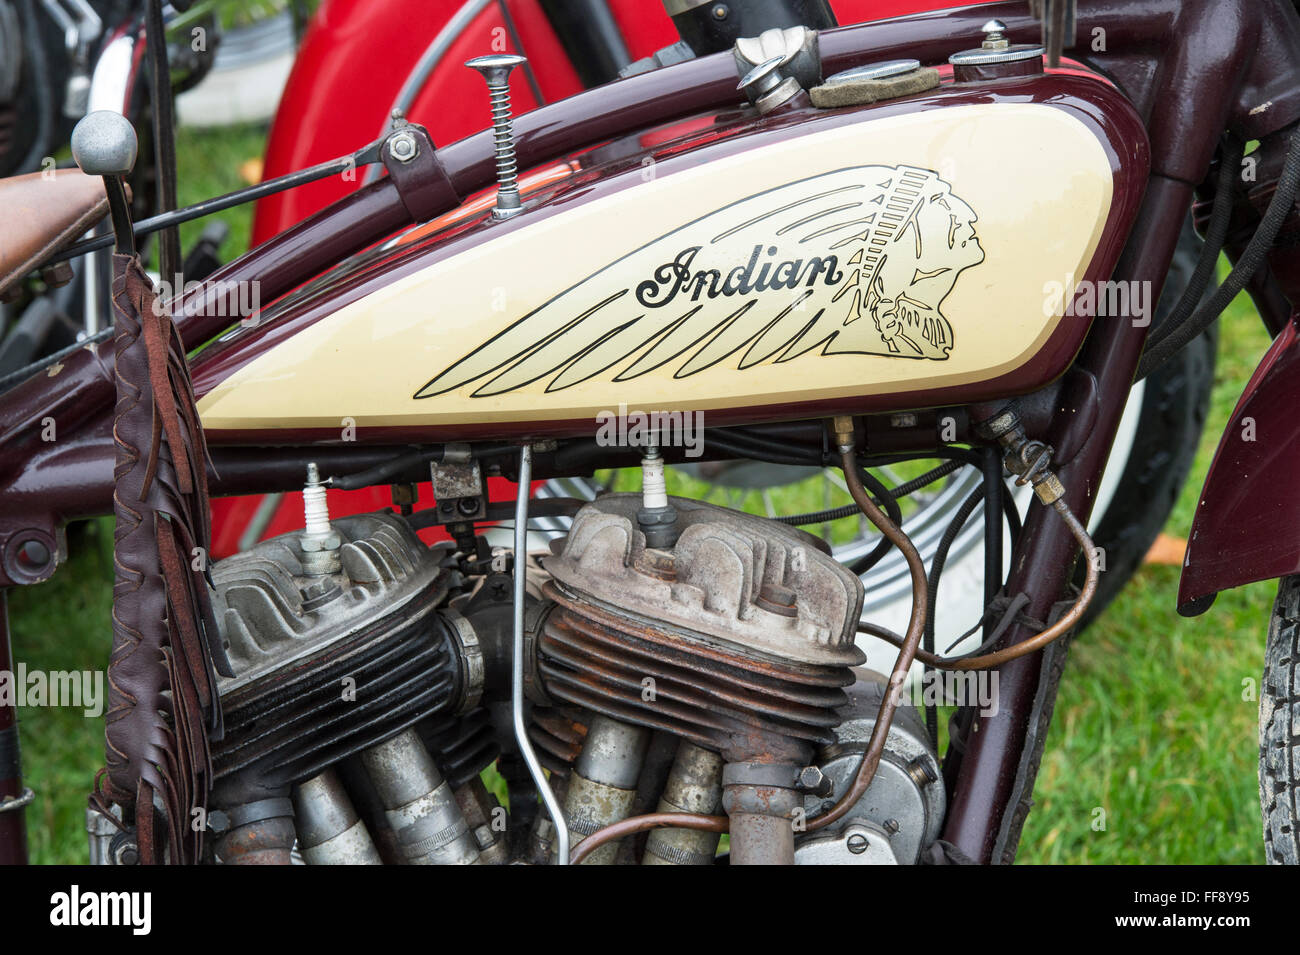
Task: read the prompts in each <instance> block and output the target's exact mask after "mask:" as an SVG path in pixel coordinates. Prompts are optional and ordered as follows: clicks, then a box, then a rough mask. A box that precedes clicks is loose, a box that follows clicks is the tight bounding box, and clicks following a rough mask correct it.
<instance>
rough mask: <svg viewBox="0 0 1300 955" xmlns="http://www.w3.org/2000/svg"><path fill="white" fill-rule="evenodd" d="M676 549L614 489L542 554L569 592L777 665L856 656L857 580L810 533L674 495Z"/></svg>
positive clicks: (634, 500) (636, 503)
mask: <svg viewBox="0 0 1300 955" xmlns="http://www.w3.org/2000/svg"><path fill="white" fill-rule="evenodd" d="M671 503H672V506H673V508H674V510H675V511H676V524H675V526H676V528H677V530H678V536H677V537H676V540H675V543H674V544H673V546H672V550H671V552H669V551H668V550H659V549H655V548H652V547H650V546H648V545H647V542H646V537H645V534H644V533H643V532H642V530H641V529H640V527H639V520H638V512H639V509H640V508H641V506H642V500H641V495H639V494H610V495H605V496H603V497H601V498H600V499H599V500H597V501H594V502H592V503H591V504H588V505H587V506H585V507H584V508H582V510H581V511H579V512H578V515H577V516H576V517H575V518H574V520H573V526H572V528H571V529H570V531H569V535H568V537H567V538H565V540H564V543H563V546H562V547H561V548H560V549H559V551H558V553H556V554H554V556H551V557H549V558H546V559H545V560H544V561H543V563H544V566H545V568H546V570H547V572H548V573H549V574H550V575H551V577H552V578H553V579H554V580H555V581H557V582H558V583H560V584H562V585H563V586H564V587H566V588H568V589H569V590H571V591H574V592H577V593H581V594H587V595H590V596H591V597H592V598H594V600H595V601H597V602H601V603H604V604H606V605H608V606H612V607H617V608H619V610H620V612H621V613H623V614H626V615H627V616H629V617H642V618H645V619H649V620H657V621H662V623H663V624H664V625H666V626H667V627H669V628H672V629H677V630H682V631H686V632H689V633H694V634H699V635H701V636H702V637H704V638H707V639H708V640H709V641H710V642H712V643H716V644H719V645H721V646H723V647H730V648H733V654H734V655H738V656H745V657H750V658H760V657H762V658H768V659H773V660H777V661H781V665H783V666H784V665H790V664H806V665H808V666H821V667H832V666H856V665H857V664H859V663H861V662H862V659H863V656H862V651H860V650H859V649H858V648H857V646H856V644H855V642H854V625H855V624H856V623H857V619H858V616H859V615H860V613H861V610H862V597H863V591H862V582H861V581H860V580H859V579H858V577H857V575H856V574H854V573H852V572H851V571H849V570H847V569H846V568H845V567H843V566H842V565H841V564H839V563H838V562H836V561H835V560H834V559H833V558H832V557H831V556H830V555H829V554H827V553H825V551H824V548H825V546H826V545H825V543H824V542H823V541H821V540H820V539H818V538H816V537H814V536H812V535H811V534H807V533H805V532H803V531H799V530H796V529H794V528H792V527H787V526H785V525H782V524H777V523H775V522H773V521H769V520H766V519H764V518H760V517H755V516H753V515H751V514H743V513H741V512H739V511H734V510H730V509H729V508H725V507H718V506H716V505H712V504H705V503H702V502H699V501H692V500H688V499H686V498H677V497H674V498H671Z"/></svg>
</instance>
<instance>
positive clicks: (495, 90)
mask: <svg viewBox="0 0 1300 955" xmlns="http://www.w3.org/2000/svg"><path fill="white" fill-rule="evenodd" d="M527 62H528V60H527V59H525V58H524V57H522V56H517V55H516V54H513V53H497V54H493V55H491V56H476V57H475V58H474V59H472V60H470V61H468V62H467V63H466V64H465V65H466V66H468V67H469V68H470V69H472V70H478V71H479V73H481V74H482V75H483V79H484V80H486V81H487V88H488V100H489V102H490V103H491V105H492V142H493V145H494V147H495V149H496V157H497V204H496V207H495V208H494V209H493V210H492V215H493V217H494V218H497V219H508V218H509V217H510V216H513V215H516V214H517V213H519V212H521V211H523V204H522V203H521V202H520V201H519V166H518V164H517V163H516V161H515V130H514V122H513V120H512V119H511V115H510V71H511V70H513V69H514V68H515V67H516V66H520V65H522V64H524V63H527Z"/></svg>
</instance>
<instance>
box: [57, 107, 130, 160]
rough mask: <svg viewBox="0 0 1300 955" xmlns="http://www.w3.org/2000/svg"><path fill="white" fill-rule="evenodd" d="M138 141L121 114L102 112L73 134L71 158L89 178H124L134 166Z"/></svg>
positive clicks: (91, 114)
mask: <svg viewBox="0 0 1300 955" xmlns="http://www.w3.org/2000/svg"><path fill="white" fill-rule="evenodd" d="M136 149H137V141H136V137H135V129H134V128H132V126H131V122H130V121H129V120H128V119H127V118H126V117H125V116H123V115H122V114H121V113H115V112H113V111H112V110H110V109H99V110H96V111H95V112H93V113H90V114H89V115H87V116H84V117H83V118H82V119H81V120H80V122H78V123H77V125H76V127H75V128H74V129H73V130H72V158H73V159H75V160H76V161H77V165H78V166H79V167H81V171H82V172H84V173H85V174H86V175H88V176H125V175H126V174H127V173H129V172H130V171H131V170H132V168H134V166H135V154H136Z"/></svg>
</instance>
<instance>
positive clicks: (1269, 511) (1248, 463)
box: [1178, 315, 1300, 617]
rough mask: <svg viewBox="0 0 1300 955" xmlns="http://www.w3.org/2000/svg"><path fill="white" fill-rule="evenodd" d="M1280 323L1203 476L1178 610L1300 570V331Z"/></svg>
mask: <svg viewBox="0 0 1300 955" xmlns="http://www.w3.org/2000/svg"><path fill="white" fill-rule="evenodd" d="M1295 322H1296V316H1294V315H1293V316H1292V320H1291V321H1290V322H1288V323H1287V325H1286V326H1285V327H1284V328H1283V329H1282V331H1281V333H1279V334H1278V336H1277V338H1276V339H1274V341H1273V345H1272V347H1271V348H1269V350H1268V352H1267V353H1266V354H1265V355H1264V358H1263V360H1262V361H1261V362H1260V364H1259V367H1258V368H1257V369H1256V370H1255V374H1254V375H1252V376H1251V379H1250V381H1249V382H1248V383H1247V385H1246V390H1245V391H1244V392H1243V393H1242V396H1241V400H1240V401H1238V402H1237V408H1236V410H1235V411H1233V413H1232V419H1231V421H1230V423H1229V424H1228V427H1227V429H1226V430H1225V431H1224V433H1223V438H1222V440H1221V441H1220V443H1219V450H1218V451H1217V452H1216V453H1215V455H1214V463H1213V464H1212V465H1211V466H1210V473H1209V475H1208V476H1207V477H1206V479H1205V487H1204V488H1203V489H1202V491H1201V501H1200V504H1199V506H1198V507H1197V509H1196V518H1195V520H1193V522H1192V531H1191V536H1190V538H1189V540H1188V542H1187V556H1186V558H1185V559H1184V562H1183V575H1182V581H1181V583H1180V585H1179V589H1178V612H1179V613H1181V614H1182V615H1183V616H1188V617H1190V616H1195V615H1196V614H1199V613H1203V612H1204V611H1205V610H1207V609H1209V607H1210V605H1211V604H1212V603H1213V602H1214V598H1215V596H1216V595H1217V594H1218V593H1219V591H1221V590H1227V589H1229V588H1231V587H1240V586H1241V585H1242V584H1249V583H1253V582H1255V581H1257V580H1270V579H1272V578H1275V577H1285V576H1288V575H1290V574H1295V573H1300V493H1297V478H1298V477H1300V410H1298V409H1300V333H1298V332H1297V329H1296V324H1295Z"/></svg>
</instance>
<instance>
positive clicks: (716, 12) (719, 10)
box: [709, 3, 730, 20]
mask: <svg viewBox="0 0 1300 955" xmlns="http://www.w3.org/2000/svg"><path fill="white" fill-rule="evenodd" d="M709 12H710V13H712V14H713V19H715V20H725V19H727V14H728V13H729V12H730V11H729V10H728V9H727V5H726V4H725V3H719V4H717V5H716V6H714V8H713V9H712V10H711V11H709Z"/></svg>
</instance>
